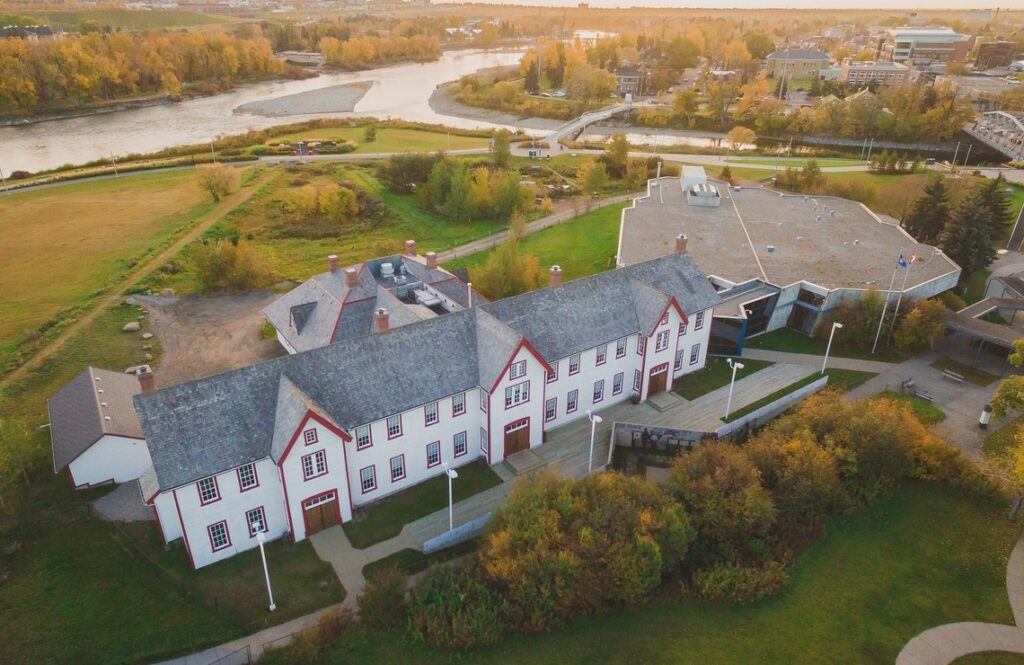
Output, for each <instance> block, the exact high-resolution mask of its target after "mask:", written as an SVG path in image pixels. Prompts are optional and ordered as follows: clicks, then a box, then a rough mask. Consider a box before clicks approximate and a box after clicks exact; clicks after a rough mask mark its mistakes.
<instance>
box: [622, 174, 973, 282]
mask: <svg viewBox="0 0 1024 665" xmlns="http://www.w3.org/2000/svg"><path fill="white" fill-rule="evenodd" d="M713 184H716V185H717V187H718V190H719V192H720V193H721V196H722V203H721V205H720V206H719V207H697V206H690V205H688V204H687V202H686V196H685V193H684V192H683V189H682V184H681V182H680V180H679V179H678V178H660V179H658V180H652V181H650V182H649V183H648V194H647V196H645V197H642V198H639V199H636V201H635V202H634V205H633V207H630V208H626V209H625V210H623V214H622V219H623V224H624V227H623V230H622V247H621V250H620V251H621V254H620V256H619V262H620V263H622V264H625V265H631V264H634V263H638V262H642V261H648V260H650V259H652V258H654V257H657V256H662V255H664V254H665V253H667V252H669V251H671V250H672V246H673V243H674V242H675V237H676V236H677V235H678V234H680V233H682V234H685V235H686V236H687V238H688V249H689V252H690V253H691V254H692V255H693V256H694V258H695V259H696V260H697V261H698V262H699V263H700V265H701V267H702V268H703V269H704V270H705V271H706V272H707V273H708V274H710V275H714V276H716V277H721V278H723V279H725V280H728V281H730V282H734V283H740V282H745V281H747V280H751V279H762V280H764V281H766V282H769V283H771V284H774V285H776V286H787V285H790V284H793V283H795V282H799V281H808V282H811V283H814V284H817V285H819V286H822V287H825V288H829V289H841V288H849V289H865V288H871V287H874V288H880V289H885V288H886V287H887V286H888V283H889V280H890V278H891V276H892V273H893V268H894V267H895V265H896V258H897V253H898V252H899V250H900V248H902V250H903V254H904V256H905V257H908V258H909V257H910V256H911V255H912V254H914V253H915V252H916V254H917V257H918V260H917V261H915V262H914V263H913V267H912V268H911V270H910V273H909V277H908V281H907V288H912V287H914V286H917V285H919V284H921V283H924V282H926V281H929V280H932V279H935V278H937V277H940V276H942V275H946V274H948V273H950V272H953V271H959V270H960V268H959V266H957V265H956V264H955V263H953V261H951V260H950V259H949V258H947V257H946V256H945V254H942V253H941V252H940V251H939V250H938V249H936V248H934V247H932V246H930V245H926V244H923V243H918V242H916V241H915V240H914V239H913V238H911V237H910V236H909V235H907V234H906V233H905V232H904V231H903V230H902V229H900V228H899V226H898V225H897V224H895V223H893V222H887V221H883V220H882V219H880V218H879V217H878V216H877V215H875V214H874V213H872V212H871V211H870V210H868V209H867V208H866V207H865V206H863V205H861V204H860V203H857V202H855V201H849V200H846V199H837V198H832V197H827V196H826V197H815V196H804V195H798V194H783V193H781V192H777V191H773V190H769V189H764V188H758V187H743V188H732V187H729V186H728V185H727V184H725V183H721V182H717V183H713Z"/></svg>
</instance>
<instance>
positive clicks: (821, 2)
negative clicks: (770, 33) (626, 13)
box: [434, 0, 1024, 10]
mask: <svg viewBox="0 0 1024 665" xmlns="http://www.w3.org/2000/svg"><path fill="white" fill-rule="evenodd" d="M445 1H446V0H434V4H441V3H444V2H445ZM458 1H462V0H458ZM472 1H473V2H479V3H482V4H496V5H500V4H515V5H530V6H534V7H536V6H541V7H575V6H576V5H577V4H579V1H580V0H516V1H515V2H503V1H502V0H472ZM586 1H587V2H588V3H589V4H590V6H591V7H672V8H676V9H685V8H694V9H734V8H735V9H921V10H941V9H975V8H978V7H979V5H980V3H979V2H978V0H973V1H972V0H927V2H924V1H923V0H859V1H858V0H640V1H636V2H630V1H629V0H586ZM980 6H981V7H984V6H985V5H980ZM999 6H1001V7H1002V8H1003V9H1013V10H1019V9H1024V0H1001V2H1000V3H999ZM991 9H995V5H993V6H992V7H991Z"/></svg>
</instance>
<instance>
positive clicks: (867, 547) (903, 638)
mask: <svg viewBox="0 0 1024 665" xmlns="http://www.w3.org/2000/svg"><path fill="white" fill-rule="evenodd" d="M1005 515H1006V506H1005V505H1004V503H1003V502H1001V501H1000V502H995V503H992V502H989V501H985V500H981V499H975V498H972V497H970V496H969V495H967V494H965V493H963V492H961V491H958V490H954V489H950V488H945V487H942V486H939V485H932V484H925V483H907V484H904V485H901V486H899V487H898V488H896V489H894V490H893V491H891V492H889V493H887V494H885V495H884V496H883V497H882V498H880V499H879V500H878V501H875V502H874V503H872V504H871V505H869V506H867V507H865V508H861V509H857V510H855V511H853V512H852V513H850V514H847V515H845V516H843V517H839V518H836V519H834V520H832V521H831V522H830V523H829V526H828V529H827V532H826V535H825V536H824V537H823V538H822V539H821V540H819V541H817V542H815V543H814V544H813V545H812V546H811V547H810V548H808V549H807V550H806V551H805V552H803V553H802V554H801V555H800V556H799V557H798V559H797V562H796V564H795V567H794V569H793V571H792V577H791V580H790V582H789V584H788V585H787V586H786V588H785V589H784V590H783V591H782V593H780V594H779V595H778V596H776V597H774V598H771V599H768V600H764V601H761V602H759V603H755V604H753V605H749V606H736V605H729V604H716V605H712V604H707V603H702V602H699V601H697V600H692V599H678V598H676V597H675V596H674V595H673V596H672V597H671V598H670V599H666V600H662V601H660V602H653V603H650V604H648V605H645V606H640V607H635V608H629V609H625V610H622V611H618V612H615V613H613V614H611V615H609V616H603V617H590V618H582V619H579V620H576V621H573V622H572V623H570V624H569V625H568V626H566V627H564V628H560V629H557V630H554V631H552V632H551V633H548V634H542V635H535V636H531V637H513V638H509V639H508V640H506V641H505V642H503V643H502V644H500V645H498V646H495V647H493V648H489V649H480V650H475V651H470V652H467V653H453V652H450V651H446V650H442V649H436V648H430V647H426V646H423V645H421V644H418V643H414V642H412V641H411V640H410V639H408V638H400V637H396V636H394V635H389V636H387V637H384V636H382V635H381V634H379V633H369V632H366V631H365V630H363V629H355V630H353V631H351V632H349V633H347V634H346V635H345V637H344V638H342V640H341V641H340V642H339V643H338V644H337V645H336V646H334V647H333V648H332V649H331V650H330V653H329V657H327V658H325V659H323V661H322V662H327V663H353V662H377V663H404V662H416V663H424V664H426V665H432V664H434V663H437V664H440V663H450V662H453V661H455V662H459V663H469V664H471V663H498V664H504V663H554V662H557V663H565V664H567V665H573V664H576V663H579V664H581V665H582V664H590V663H611V664H617V663H623V664H630V665H631V664H633V663H645V664H646V663H666V664H669V663H670V664H672V665H690V664H693V665H705V664H707V663H714V664H715V665H744V664H746V663H758V664H759V665H797V664H800V665H802V664H805V663H806V664H807V665H818V664H820V663H837V664H839V663H842V664H843V665H860V664H864V665H876V664H879V663H892V662H893V661H894V660H895V658H896V654H897V653H899V650H900V649H901V648H902V647H903V645H904V644H905V643H906V642H907V640H909V639H910V638H912V637H913V636H914V635H916V634H918V633H919V632H921V631H923V630H925V629H927V628H931V627H933V626H936V625H939V624H943V623H948V622H951V621H990V622H996V623H1008V622H1012V620H1013V617H1012V613H1011V611H1010V606H1009V603H1008V601H1007V599H1006V588H1005V581H1006V561H1007V558H1008V556H1009V552H1010V550H1011V549H1012V547H1013V545H1014V543H1015V542H1016V540H1017V537H1018V535H1019V532H1020V526H1019V525H1016V524H1011V523H1009V522H1007V520H1006V516H1005ZM674 592H675V590H674V588H672V589H671V590H670V593H672V594H674ZM267 662H268V665H274V664H275V663H281V662H283V660H282V659H279V657H276V656H272V657H271V658H269V659H268V660H267Z"/></svg>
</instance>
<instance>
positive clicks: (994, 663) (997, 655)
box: [953, 651, 1024, 665]
mask: <svg viewBox="0 0 1024 665" xmlns="http://www.w3.org/2000/svg"><path fill="white" fill-rule="evenodd" d="M953 665H1024V654H1019V653H1008V652H1006V651H982V652H981V653H973V654H971V655H969V656H964V657H963V658H957V659H956V660H954V661H953Z"/></svg>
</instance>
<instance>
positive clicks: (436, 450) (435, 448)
mask: <svg viewBox="0 0 1024 665" xmlns="http://www.w3.org/2000/svg"><path fill="white" fill-rule="evenodd" d="M440 463H441V442H440V441H434V442H433V443H428V444H427V466H428V467H431V466H437V465H438V464H440Z"/></svg>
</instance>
